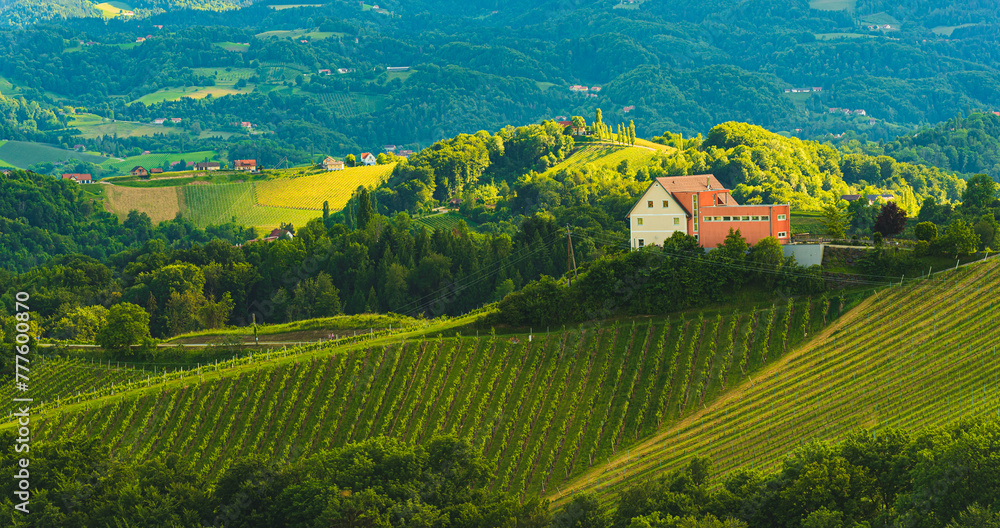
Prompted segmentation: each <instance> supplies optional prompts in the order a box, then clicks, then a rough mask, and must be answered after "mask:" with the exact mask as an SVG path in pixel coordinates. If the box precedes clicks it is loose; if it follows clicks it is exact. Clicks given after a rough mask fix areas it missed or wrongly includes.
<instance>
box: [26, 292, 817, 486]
mask: <svg viewBox="0 0 1000 528" xmlns="http://www.w3.org/2000/svg"><path fill="white" fill-rule="evenodd" d="M806 302H808V301H804V302H803V303H800V304H791V305H787V306H786V305H779V306H771V307H765V308H762V309H760V310H757V311H750V312H745V313H744V312H736V313H732V312H727V313H703V314H687V315H685V316H675V317H672V318H670V319H665V320H652V321H650V320H644V321H622V322H619V323H616V324H610V325H605V326H596V327H582V328H579V329H572V330H566V331H559V332H551V333H547V334H543V333H540V334H536V335H533V336H528V335H524V334H519V335H503V336H500V335H492V334H490V335H480V336H476V337H472V336H468V337H458V338H440V337H438V338H422V337H419V336H415V335H413V333H411V334H410V338H409V339H400V337H397V336H394V337H391V338H383V339H376V340H374V341H372V342H370V343H369V344H362V345H355V346H353V347H351V346H348V347H336V348H334V347H329V346H321V347H319V348H317V347H315V346H312V347H307V348H306V349H300V350H297V351H295V352H294V353H292V351H289V352H288V355H285V354H286V353H283V352H280V351H279V352H278V353H277V354H276V355H275V356H274V357H273V358H272V359H266V356H265V359H264V360H259V359H258V360H256V361H252V362H245V361H239V362H233V363H230V364H228V366H227V365H219V366H214V365H213V366H210V367H208V368H202V369H201V370H200V371H198V372H196V373H194V374H187V375H184V374H177V375H172V376H170V377H169V379H160V378H154V379H153V380H152V381H150V382H148V383H150V385H149V387H148V388H147V387H146V386H145V384H144V383H142V381H143V380H139V383H138V385H139V387H135V386H133V388H132V390H127V391H124V392H120V393H116V394H114V395H111V396H103V397H102V398H100V399H96V400H92V401H89V402H83V403H77V404H72V405H69V406H65V405H64V406H59V407H48V408H49V409H50V410H48V411H46V412H45V414H44V415H43V416H42V417H41V422H40V424H39V425H38V426H37V427H36V429H35V436H36V438H37V439H38V440H44V439H51V438H56V437H59V436H63V435H71V434H83V435H86V436H101V437H102V438H105V439H106V440H107V441H108V442H109V443H110V445H111V446H113V448H114V449H115V450H116V451H117V452H118V453H119V454H120V456H122V457H123V459H124V460H142V459H145V458H148V457H150V456H155V455H156V454H160V453H171V452H173V453H180V454H182V455H183V456H184V457H185V458H186V459H188V460H190V461H191V462H192V463H194V464H195V465H196V466H197V468H198V469H199V470H201V471H204V472H206V473H207V474H208V475H210V476H217V475H218V474H219V472H220V471H222V470H223V469H225V468H226V467H227V464H229V463H230V461H232V460H235V459H236V458H237V457H239V456H242V455H247V454H249V453H260V454H265V455H266V456H268V457H270V458H271V459H273V460H275V461H291V460H295V459H298V458H300V457H303V456H307V455H309V454H311V453H314V452H316V451H317V450H318V449H322V448H327V447H332V446H338V445H343V444H345V443H347V442H349V441H352V440H358V439H363V438H367V437H370V436H374V435H379V434H384V435H389V436H393V437H398V438H401V439H404V440H406V441H410V442H423V441H426V440H427V439H429V438H430V437H432V436H433V435H435V434H439V433H455V434H458V435H461V436H465V437H469V438H471V439H472V440H473V442H474V444H475V445H476V446H478V447H480V448H481V449H483V451H484V453H485V455H486V457H487V459H488V460H489V461H490V462H491V463H493V464H495V465H496V476H495V479H494V481H493V483H492V488H493V489H495V490H507V491H511V492H514V493H530V494H537V493H544V492H546V491H547V490H554V489H559V488H560V487H564V486H565V484H566V482H567V479H568V478H571V477H573V476H574V475H579V474H581V473H583V472H585V471H587V470H588V468H590V467H591V466H592V465H593V464H598V463H599V461H601V460H605V459H607V458H608V457H611V456H614V455H615V453H620V452H623V451H625V450H627V449H629V448H630V447H631V446H632V445H633V444H635V442H636V441H637V439H639V438H643V437H648V436H649V435H651V434H653V433H655V432H656V430H657V428H658V427H659V426H660V425H661V424H665V423H670V422H671V421H673V420H675V419H677V418H678V417H683V416H685V415H687V414H690V413H691V412H693V411H694V410H696V409H699V408H701V407H702V405H704V404H706V403H710V402H711V401H712V400H713V398H714V397H715V396H716V395H717V394H720V393H722V392H723V391H724V389H725V387H729V386H732V385H734V384H736V383H738V382H739V380H740V378H741V377H742V372H743V371H744V370H746V371H750V372H752V371H754V370H757V369H759V368H760V367H761V366H762V365H763V364H765V363H766V362H773V361H775V360H776V359H777V358H779V357H780V356H781V353H782V351H783V350H784V349H785V348H786V347H791V346H793V345H794V343H795V342H797V341H798V340H799V339H800V338H801V335H802V331H803V330H804V329H806V328H808V329H809V331H810V333H811V332H814V331H817V330H818V329H820V328H821V327H822V325H823V321H824V319H825V318H826V317H825V316H824V313H825V311H826V310H828V309H834V310H835V309H836V308H837V306H836V305H834V306H832V307H831V306H830V305H829V303H827V302H823V301H819V300H814V301H812V302H808V304H806ZM807 307H808V309H807ZM789 308H791V310H789ZM452 324H453V323H452ZM426 331H427V329H424V330H421V331H420V332H421V335H424V334H423V333H424V332H426ZM57 390H58V389H53V392H57ZM279 409H281V411H280V412H279V411H278V410H279Z"/></svg>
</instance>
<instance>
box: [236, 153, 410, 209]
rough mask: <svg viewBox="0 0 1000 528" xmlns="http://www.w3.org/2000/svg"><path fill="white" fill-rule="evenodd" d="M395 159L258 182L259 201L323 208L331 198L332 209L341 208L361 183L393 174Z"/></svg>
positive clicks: (369, 184) (379, 180) (373, 184)
mask: <svg viewBox="0 0 1000 528" xmlns="http://www.w3.org/2000/svg"><path fill="white" fill-rule="evenodd" d="M395 166H396V164H395V163H392V164H388V165H372V166H365V167H349V168H346V169H344V170H342V171H329V172H328V171H322V172H319V173H317V174H312V175H309V176H300V177H298V178H280V179H276V180H267V181H263V182H260V183H257V184H256V185H257V192H256V197H257V201H256V203H257V204H259V205H266V206H273V207H292V208H296V209H309V210H313V211H322V210H323V202H324V201H328V202H329V204H330V210H331V211H339V210H340V209H342V208H343V207H344V205H346V204H347V201H348V200H350V198H351V194H352V193H354V191H355V190H356V189H357V188H358V187H359V186H365V187H377V186H378V185H379V184H381V183H382V182H383V181H385V180H386V178H388V177H389V175H390V174H392V169H393V168H394V167H395Z"/></svg>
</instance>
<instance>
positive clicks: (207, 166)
mask: <svg viewBox="0 0 1000 528" xmlns="http://www.w3.org/2000/svg"><path fill="white" fill-rule="evenodd" d="M194 168H195V169H196V170H205V171H217V170H219V169H221V168H222V164H221V163H219V162H218V161H205V162H202V163H195V164H194Z"/></svg>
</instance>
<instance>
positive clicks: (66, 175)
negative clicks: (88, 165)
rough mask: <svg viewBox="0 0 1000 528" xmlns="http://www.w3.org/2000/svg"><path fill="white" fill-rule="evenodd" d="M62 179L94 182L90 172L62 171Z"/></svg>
mask: <svg viewBox="0 0 1000 528" xmlns="http://www.w3.org/2000/svg"><path fill="white" fill-rule="evenodd" d="M62 179H64V180H69V181H75V182H76V183H94V180H93V179H92V178H91V177H90V174H76V173H63V175H62Z"/></svg>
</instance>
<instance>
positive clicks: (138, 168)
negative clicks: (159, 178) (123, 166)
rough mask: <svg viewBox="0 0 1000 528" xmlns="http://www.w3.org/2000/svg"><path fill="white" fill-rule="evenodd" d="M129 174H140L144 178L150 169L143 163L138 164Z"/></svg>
mask: <svg viewBox="0 0 1000 528" xmlns="http://www.w3.org/2000/svg"><path fill="white" fill-rule="evenodd" d="M129 174H131V175H132V176H139V177H140V178H144V177H146V176H149V171H147V170H146V168H145V167H143V166H142V165H136V166H135V167H132V170H130V171H129Z"/></svg>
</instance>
